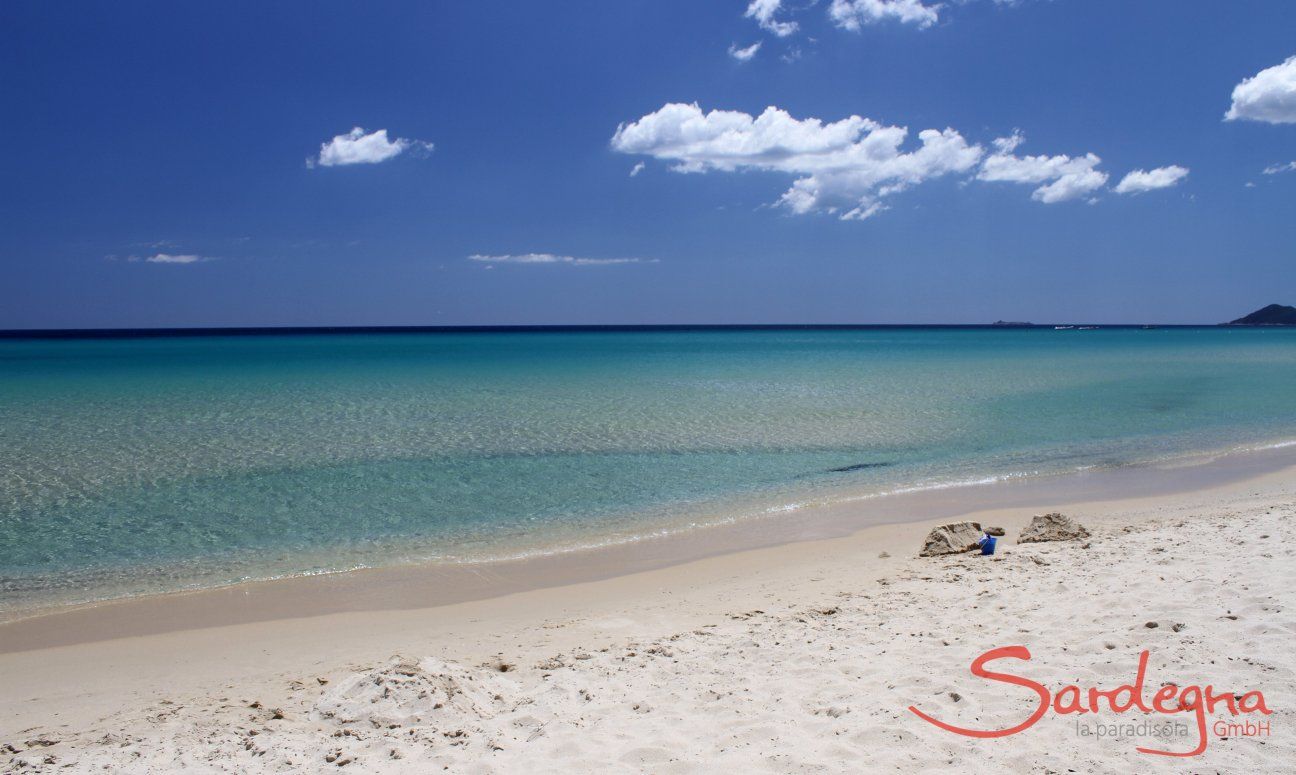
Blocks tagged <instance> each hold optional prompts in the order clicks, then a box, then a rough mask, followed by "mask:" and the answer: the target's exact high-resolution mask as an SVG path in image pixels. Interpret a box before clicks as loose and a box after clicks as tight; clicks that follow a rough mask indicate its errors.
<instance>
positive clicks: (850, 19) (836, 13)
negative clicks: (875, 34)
mask: <svg viewBox="0 0 1296 775" xmlns="http://www.w3.org/2000/svg"><path fill="white" fill-rule="evenodd" d="M939 9H940V5H939V4H931V5H927V4H925V3H923V2H922V0H832V5H830V6H828V18H830V19H832V21H833V23H834V24H836V25H837V26H838V27H841V28H842V29H846V30H852V31H857V30H859V29H860V27H862V26H863V25H866V24H875V23H877V22H881V21H897V22H901V23H903V24H913V25H916V26H917V27H918V28H919V29H925V28H927V27H930V26H931V25H933V24H935V23H936V21H937V19H938V18H939V17H940V11H939Z"/></svg>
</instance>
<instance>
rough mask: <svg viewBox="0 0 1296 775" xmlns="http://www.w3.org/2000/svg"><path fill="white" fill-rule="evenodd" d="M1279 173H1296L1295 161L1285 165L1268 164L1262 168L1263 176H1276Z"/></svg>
mask: <svg viewBox="0 0 1296 775" xmlns="http://www.w3.org/2000/svg"><path fill="white" fill-rule="evenodd" d="M1280 172H1296V161H1289V162H1287V163H1286V164H1270V165H1269V166H1268V167H1265V168H1264V174H1266V175H1277V174H1278V173H1280Z"/></svg>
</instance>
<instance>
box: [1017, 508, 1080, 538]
mask: <svg viewBox="0 0 1296 775" xmlns="http://www.w3.org/2000/svg"><path fill="white" fill-rule="evenodd" d="M1088 537H1089V531H1088V530H1085V528H1084V525H1081V524H1080V523H1079V522H1076V521H1075V520H1074V519H1071V518H1070V517H1068V516H1065V515H1063V514H1058V513H1057V512H1053V513H1052V514H1036V515H1035V516H1033V517H1031V521H1030V524H1029V525H1027V526H1026V529H1025V530H1023V531H1022V533H1021V536H1020V537H1019V538H1018V539H1017V543H1019V544H1033V543H1039V542H1042V541H1070V540H1072V539H1075V538H1088Z"/></svg>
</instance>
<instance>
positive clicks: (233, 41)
mask: <svg viewBox="0 0 1296 775" xmlns="http://www.w3.org/2000/svg"><path fill="white" fill-rule="evenodd" d="M1293 30H1296V3H1292V2H1290V1H1289V0H1272V1H1271V2H1264V1H1262V0H1239V2H1236V3H1230V4H1220V3H1218V2H1206V1H1204V0H1202V1H1199V2H1195V1H1192V0H1140V1H1139V2H1129V0H1015V1H1005V0H946V2H943V3H935V2H932V1H931V0H819V1H818V2H815V1H814V0H782V1H781V2H780V0H755V2H750V0H732V1H731V0H707V1H706V2H697V1H696V0H678V1H676V2H671V1H667V0H651V1H649V0H642V1H639V0H617V2H607V0H589V1H588V2H580V1H578V0H573V1H572V2H563V3H521V2H511V3H510V2H490V3H477V2H417V3H414V2H411V3H394V2H392V3H356V2H350V1H348V2H333V1H329V0H324V1H322V2H309V3H306V2H302V3H293V2H276V3H247V2H235V3H230V2H220V3H216V2H199V1H197V0H196V1H195V2H186V3H173V2H156V3H154V2H132V1H130V0H127V1H126V2H111V3H110V2H86V3H76V4H73V3H48V2H42V1H41V0H6V2H4V3H3V4H0V104H3V105H4V106H5V110H4V114H5V115H4V119H3V121H0V142H2V143H3V147H4V148H5V149H6V152H5V153H3V154H0V182H2V185H0V328H95V327H172V326H175V327H182V326H230V325H234V326H275V325H296V326H305V325H491V324H637V323H645V324H661V323H667V324H669V323H676V324H685V323H692V324H708V323H980V322H992V321H994V320H998V319H1007V320H1029V321H1035V322H1096V323H1116V322H1139V323H1141V322H1157V323H1215V322H1219V321H1223V320H1229V319H1232V318H1235V317H1239V316H1241V315H1243V314H1245V313H1247V312H1250V311H1252V310H1254V309H1256V308H1258V307H1261V306H1264V305H1266V304H1269V303H1273V302H1278V303H1284V304H1296V58H1293V57H1296V37H1293V36H1292V34H1291V33H1292V31H1293Z"/></svg>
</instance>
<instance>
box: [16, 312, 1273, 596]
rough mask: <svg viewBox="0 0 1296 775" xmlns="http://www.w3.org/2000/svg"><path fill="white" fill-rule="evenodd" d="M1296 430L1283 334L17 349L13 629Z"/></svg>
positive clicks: (301, 340)
mask: <svg viewBox="0 0 1296 775" xmlns="http://www.w3.org/2000/svg"><path fill="white" fill-rule="evenodd" d="M1293 441H1296V330H1292V329H1278V328H1233V327H1200V328H1194V327H1163V328H1139V327H1099V328H1095V329H1086V330H1082V329H1076V328H1068V329H1060V330H1055V329H1053V328H1052V327H1043V328H1012V327H861V328H851V327H844V328H813V327H787V328H779V327H773V328H741V327H739V328H678V329H669V328H668V329H662V328H647V329H609V330H587V329H576V330H571V329H560V330H545V329H542V330H490V331H486V330H481V331H479V330H468V331H458V330H449V331H446V330H437V331H426V330H420V331H366V332H294V333H282V332H273V331H270V332H267V331H260V332H242V333H240V334H238V335H222V334H215V333H208V334H207V335H201V336H195V335H115V336H86V337H78V336H63V337H58V338H41V337H25V336H13V335H11V336H9V337H6V338H0V612H3V613H5V614H6V615H8V616H13V615H16V614H18V613H23V612H30V611H36V610H43V609H46V608H49V607H54V606H62V605H68V604H77V603H86V602H91V601H96V600H104V599H109V598H118V597H125V596H135V595H146V594H155V593H161V592H171V591H178V590H187V589H197V588H205V587H215V586H222V585H227V584H231V583H237V582H240V581H245V580H251V579H273V578H281V577H286V576H295V575H303V574H317V573H332V572H339V571H346V570H350V569H355V568H364V567H383V566H391V565H400V564H407V563H476V562H490V561H496V560H501V559H506V558H516V557H527V556H535V555H538V554H553V553H561V552H568V551H571V550H574V549H584V548H589V547H597V546H605V545H610V544H618V543H625V542H632V541H638V540H642V539H644V538H648V537H652V536H657V535H662V534H664V533H678V532H681V531H688V530H692V529H697V528H699V527H703V526H706V525H711V524H716V523H720V522H724V523H741V522H742V521H743V520H746V519H766V520H768V519H779V518H780V515H781V514H785V513H787V512H789V511H793V510H801V509H804V508H806V507H807V506H809V505H814V504H823V503H833V502H835V501H841V502H849V500H850V499H852V498H860V497H886V496H887V495H888V494H892V493H899V492H912V491H914V490H917V489H924V488H942V487H950V486H954V485H959V484H966V483H974V482H994V481H1001V480H1005V479H1013V478H1030V477H1045V476H1055V475H1059V474H1066V473H1069V472H1075V471H1085V470H1092V469H1096V468H1117V467H1122V466H1133V465H1146V464H1149V463H1156V462H1158V461H1172V460H1176V459H1179V458H1183V457H1186V456H1192V455H1196V454H1201V453H1208V452H1219V451H1228V450H1239V449H1248V448H1261V447H1266V446H1281V445H1284V444H1290V443H1292V442H1293Z"/></svg>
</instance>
